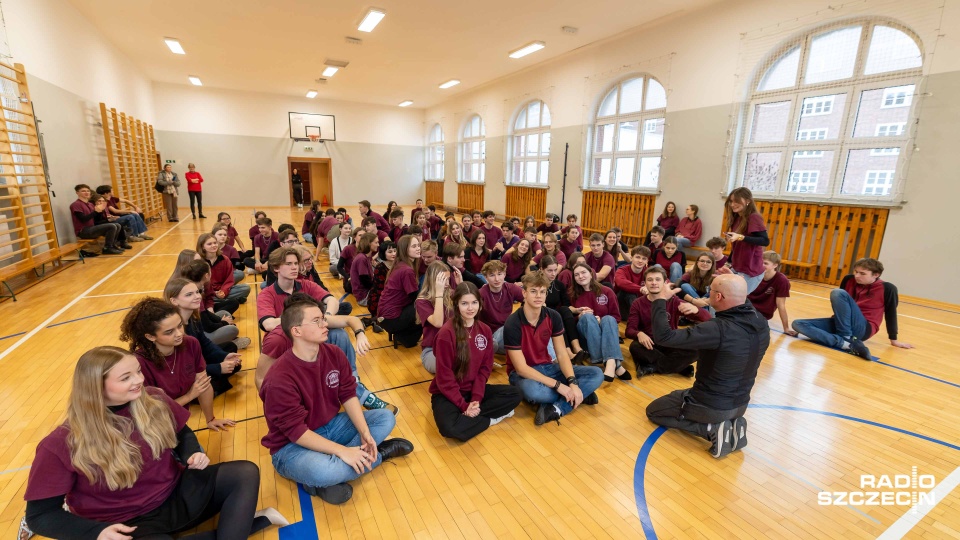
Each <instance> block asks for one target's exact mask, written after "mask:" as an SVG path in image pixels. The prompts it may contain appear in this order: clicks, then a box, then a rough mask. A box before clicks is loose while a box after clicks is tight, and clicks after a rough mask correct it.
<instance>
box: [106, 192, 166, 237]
mask: <svg viewBox="0 0 960 540" xmlns="http://www.w3.org/2000/svg"><path fill="white" fill-rule="evenodd" d="M97 194H98V195H102V196H103V198H104V199H106V200H107V212H109V213H110V215H112V216H116V218H117V223H119V224H120V225H121V226H123V227H127V228H129V229H130V240H136V241H137V242H139V241H141V240H153V238H152V237H150V236H147V224H146V223H144V221H143V212H142V211H141V210H140V207H139V206H137V205H135V204H133V203H132V202H130V201H128V200H127V199H120V198H117V197H114V196H113V188H112V187H111V186H107V185H103V186H97ZM121 204H126V205H128V206H132V207H133V210H121V209H120V205H121Z"/></svg>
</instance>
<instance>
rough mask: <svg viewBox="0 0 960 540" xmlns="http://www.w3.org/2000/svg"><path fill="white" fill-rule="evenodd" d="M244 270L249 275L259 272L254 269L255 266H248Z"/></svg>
mask: <svg viewBox="0 0 960 540" xmlns="http://www.w3.org/2000/svg"><path fill="white" fill-rule="evenodd" d="M244 272H246V273H247V275H248V276H252V275H254V274H256V273H257V271H256V270H254V269H253V268H247V269H245V270H244Z"/></svg>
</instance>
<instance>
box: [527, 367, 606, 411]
mask: <svg viewBox="0 0 960 540" xmlns="http://www.w3.org/2000/svg"><path fill="white" fill-rule="evenodd" d="M531 367H532V368H533V369H535V370H537V371H539V372H540V373H542V374H544V375H546V376H547V377H550V378H551V379H555V380H558V381H560V382H561V383H563V384H567V378H566V377H564V375H563V372H562V371H560V366H559V365H558V364H540V365H539V366H531ZM573 376H574V377H576V378H577V385H578V386H579V387H580V391H581V392H583V397H587V396H589V395H590V394H592V393H594V392H596V390H597V388H600V384H601V383H603V370H601V369H600V368H598V367H596V366H573ZM510 384H511V385H512V386H516V387H518V388H520V392H521V393H522V394H523V399H525V400H527V401H529V402H530V403H552V404H554V405H556V406H557V408H558V409H560V414H561V415H566V414H570V411H572V410H573V405H570V403H568V402H567V400H566V399H565V398H564V397H563V396H561V395H560V394H558V393H557V391H556V390H554V389H553V388H550V387H549V386H545V385H544V384H543V383H540V382H537V381H533V380H530V379H524V378H523V377H521V376H520V374H519V373H517V372H516V371H514V372H512V373H510Z"/></svg>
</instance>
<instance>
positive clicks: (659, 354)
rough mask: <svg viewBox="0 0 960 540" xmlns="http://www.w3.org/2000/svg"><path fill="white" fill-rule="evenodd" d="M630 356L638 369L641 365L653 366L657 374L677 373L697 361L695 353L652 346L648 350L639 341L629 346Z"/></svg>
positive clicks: (697, 357)
mask: <svg viewBox="0 0 960 540" xmlns="http://www.w3.org/2000/svg"><path fill="white" fill-rule="evenodd" d="M630 356H632V357H633V362H634V363H635V364H637V367H638V368H639V367H640V365H641V364H653V365H654V366H656V367H657V373H677V372H679V371H681V370H682V369H683V368H685V367H687V366H689V365H690V364H693V363H694V362H696V361H697V359H699V355H698V354H697V351H689V350H685V349H672V348H670V347H661V346H660V345H654V346H653V348H652V349H648V348H646V347H644V346H643V345H641V344H640V342H639V341H634V342H633V343H631V344H630Z"/></svg>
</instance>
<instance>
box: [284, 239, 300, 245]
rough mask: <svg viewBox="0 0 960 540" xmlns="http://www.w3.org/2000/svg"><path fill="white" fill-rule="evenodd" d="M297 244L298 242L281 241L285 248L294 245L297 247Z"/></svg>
mask: <svg viewBox="0 0 960 540" xmlns="http://www.w3.org/2000/svg"><path fill="white" fill-rule="evenodd" d="M299 243H300V241H299V240H284V241H283V245H285V246H295V245H297V244H299Z"/></svg>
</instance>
